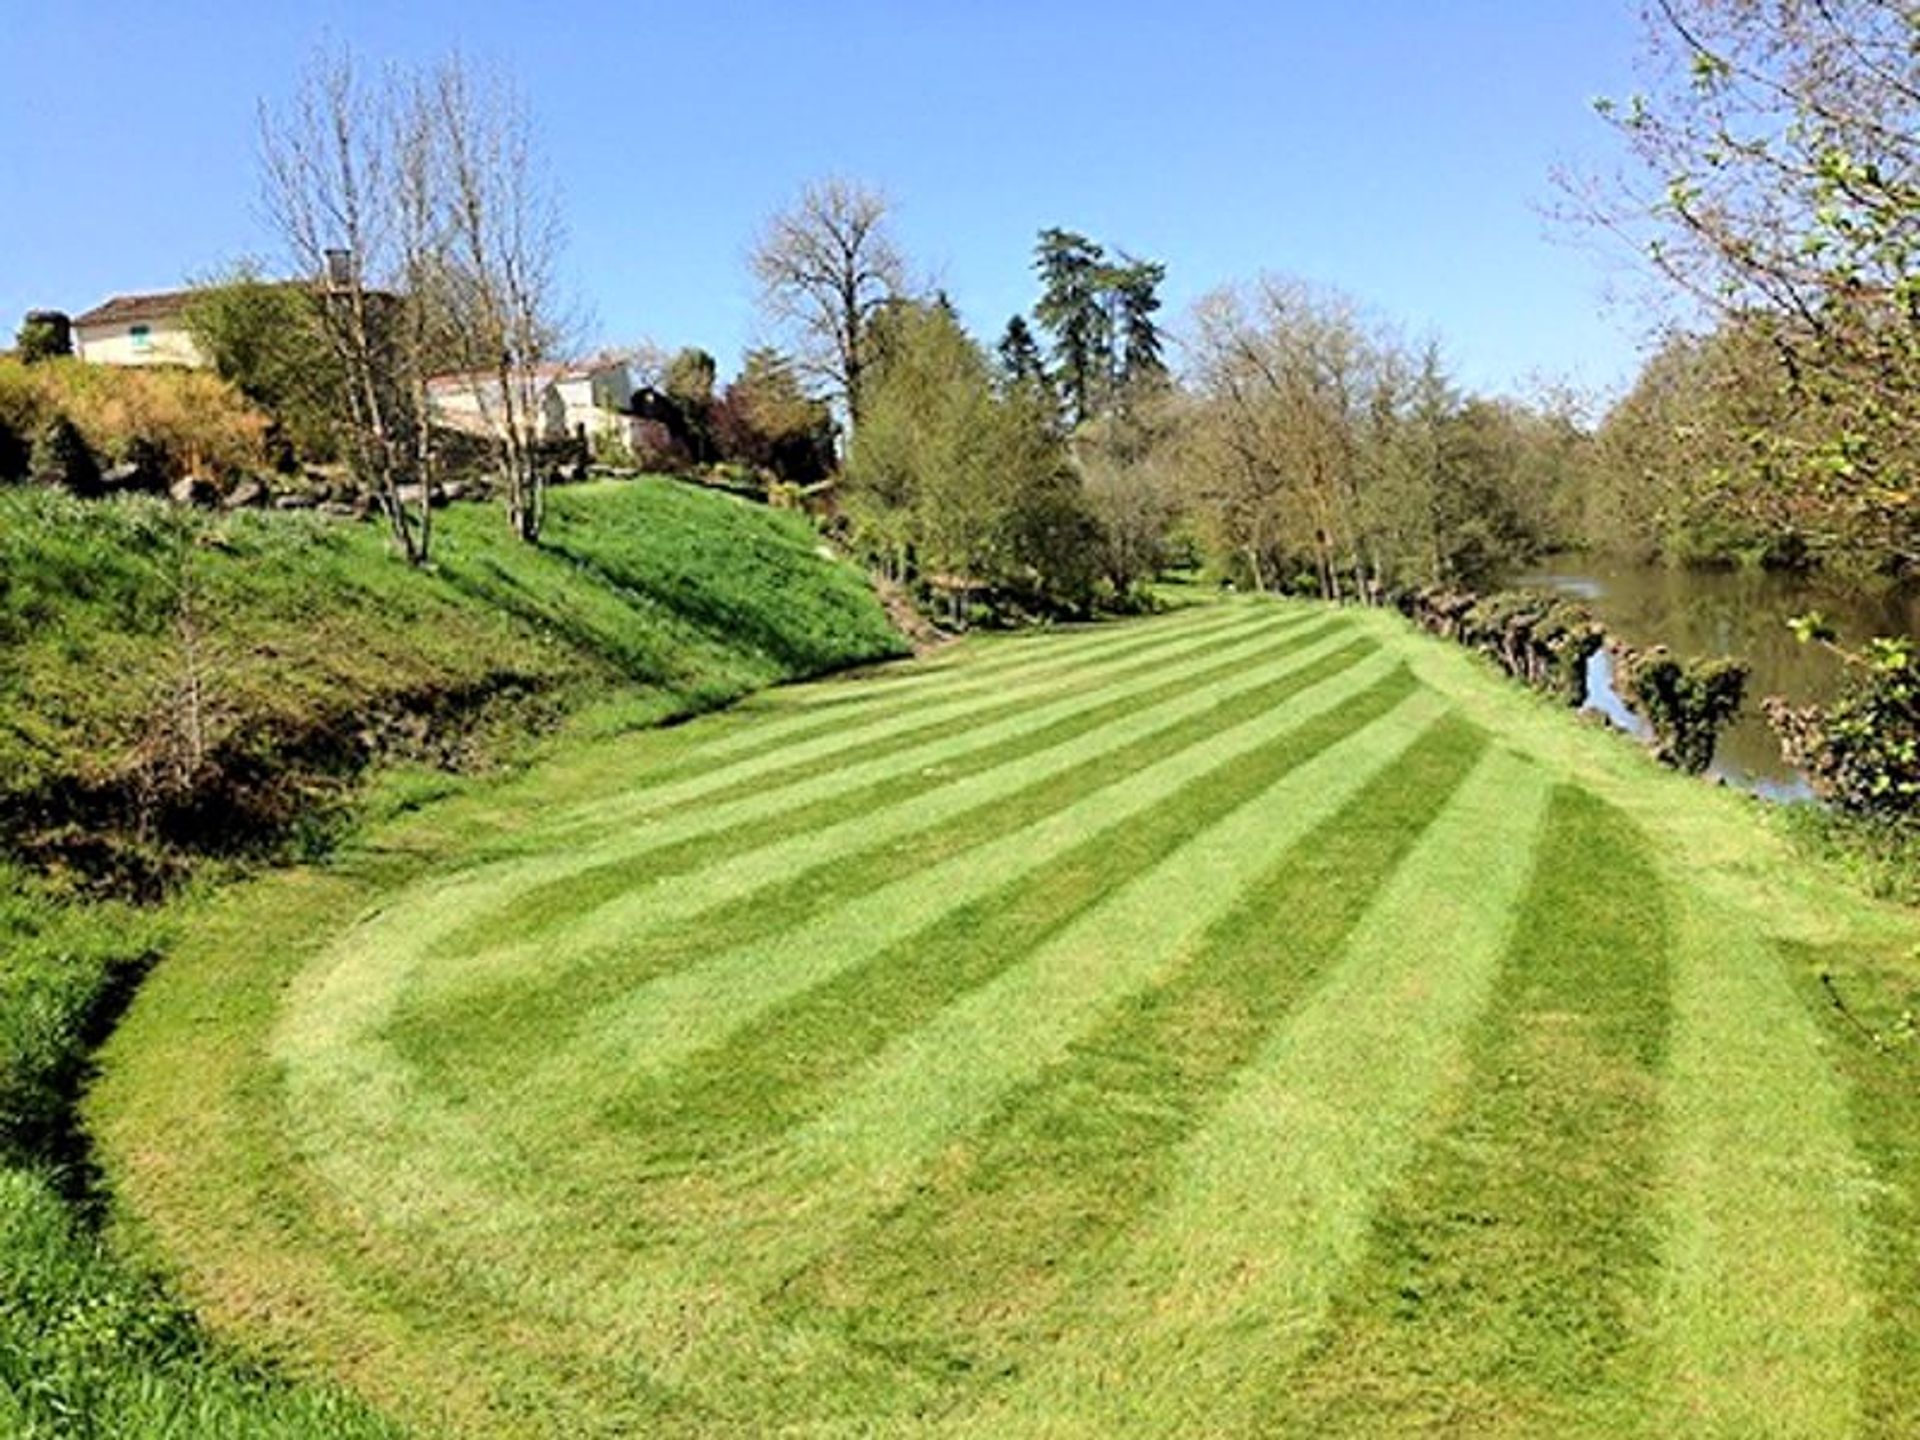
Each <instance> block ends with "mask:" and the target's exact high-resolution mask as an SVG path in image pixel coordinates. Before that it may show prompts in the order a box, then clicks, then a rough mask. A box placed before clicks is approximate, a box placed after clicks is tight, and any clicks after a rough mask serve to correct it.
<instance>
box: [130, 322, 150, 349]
mask: <svg viewBox="0 0 1920 1440" xmlns="http://www.w3.org/2000/svg"><path fill="white" fill-rule="evenodd" d="M127 334H128V335H129V336H131V337H132V339H133V348H134V349H135V350H136V351H140V352H144V351H148V350H151V349H153V327H152V326H151V325H134V326H130V327H129V328H128V330H127Z"/></svg>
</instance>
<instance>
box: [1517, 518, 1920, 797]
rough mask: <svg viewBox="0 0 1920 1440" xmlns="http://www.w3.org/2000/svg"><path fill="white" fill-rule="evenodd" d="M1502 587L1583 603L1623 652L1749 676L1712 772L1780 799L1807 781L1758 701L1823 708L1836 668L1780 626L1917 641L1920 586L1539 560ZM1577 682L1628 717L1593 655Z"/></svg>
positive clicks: (1597, 702) (1849, 638) (1596, 703)
mask: <svg viewBox="0 0 1920 1440" xmlns="http://www.w3.org/2000/svg"><path fill="white" fill-rule="evenodd" d="M1511 583H1513V584H1517V585H1530V586H1538V587H1542V588H1547V589H1553V590H1558V591H1561V592H1562V593H1564V594H1567V595H1573V596H1577V597H1579V598H1580V599H1582V600H1585V601H1586V602H1587V603H1588V605H1589V606H1590V607H1591V608H1592V610H1593V611H1594V613H1595V614H1596V615H1597V616H1598V617H1599V618H1600V620H1601V621H1602V623H1604V624H1605V625H1606V627H1607V629H1608V631H1609V632H1610V633H1612V634H1614V635H1617V636H1619V637H1620V638H1621V639H1622V640H1625V641H1626V642H1627V643H1629V644H1631V645H1636V646H1646V645H1665V646H1667V647H1668V648H1669V649H1671V650H1673V651H1675V652H1676V653H1677V654H1680V655H1682V656H1688V657H1693V656H1706V655H1732V656H1735V657H1737V658H1739V659H1742V660H1745V661H1746V662H1747V663H1748V664H1749V665H1751V666H1752V667H1753V669H1752V675H1751V677H1750V678H1749V680H1748V682H1747V703H1746V705H1745V706H1744V707H1743V708H1742V710H1741V713H1740V715H1739V717H1738V718H1737V719H1736V720H1735V721H1734V723H1733V725H1732V726H1730V727H1729V728H1728V730H1727V731H1726V733H1725V734H1723V735H1722V736H1721V739H1720V748H1719V752H1718V753H1717V754H1716V756H1715V757H1714V773H1715V774H1717V775H1721V776H1723V777H1724V778H1726V779H1727V780H1728V781H1730V782H1731V783H1733V784H1736V785H1742V786H1745V787H1746V788H1748V789H1751V790H1756V791H1758V792H1760V793H1761V794H1765V795H1771V796H1775V797H1777V798H1782V799H1792V798H1797V797H1801V796H1804V795H1806V794H1807V793H1808V792H1807V788H1806V782H1805V781H1804V780H1803V779H1802V778H1801V776H1800V775H1799V774H1798V773H1797V772H1796V771H1795V770H1794V769H1793V767H1791V766H1790V765H1788V764H1787V763H1786V761H1785V760H1783V759H1782V758H1781V756H1780V746H1779V742H1778V741H1777V740H1775V738H1774V735H1773V732H1772V731H1771V730H1770V729H1769V728H1768V727H1767V722H1766V719H1765V717H1764V716H1763V715H1761V713H1760V701H1761V700H1762V699H1763V698H1764V697H1766V696H1768V695H1784V696H1786V697H1787V698H1788V699H1790V700H1793V701H1796V702H1800V703H1805V702H1808V701H1825V700H1830V699H1832V698H1833V696H1834V694H1835V693H1836V691H1837V690H1838V689H1839V687H1840V684H1841V680H1842V671H1843V668H1844V667H1843V666H1842V665H1841V663H1840V661H1839V659H1838V658H1837V657H1835V656H1834V655H1832V654H1831V653H1829V652H1828V651H1827V650H1825V649H1823V648H1822V647H1820V646H1818V645H1802V644H1801V643H1800V642H1799V641H1797V640H1796V639H1794V637H1793V634H1792V632H1791V631H1789V630H1788V629H1787V621H1788V619H1789V618H1790V617H1792V616H1794V615H1800V614H1804V613H1805V612H1807V611H1809V610H1818V611H1820V612H1821V613H1822V614H1823V615H1825V616H1826V617H1827V619H1828V620H1829V621H1831V622H1832V623H1833V624H1834V625H1835V626H1837V627H1838V629H1839V631H1840V635H1841V638H1842V640H1843V641H1844V642H1846V643H1848V644H1858V643H1859V642H1860V641H1861V640H1862V639H1864V638H1866V637H1867V636H1869V635H1914V636H1920V587H1915V586H1907V587H1904V588H1903V587H1897V586H1884V587H1879V588H1865V587H1862V586H1859V585H1858V584H1854V585H1848V584H1844V583H1842V582H1839V581H1836V580H1832V579H1827V578H1821V577H1809V576H1805V575H1789V574H1784V573H1780V572H1777V571H1759V570H1683V569H1677V568H1673V567H1669V566H1664V565H1647V564H1635V563H1632V562H1628V561H1619V560H1610V559H1605V558H1601V557H1596V556H1591V555H1555V556H1550V557H1548V559H1547V560H1546V561H1544V562H1543V563H1542V564H1541V565H1539V566H1537V567H1535V568H1533V569H1529V570H1525V571H1522V572H1520V573H1519V574H1517V575H1515V576H1514V577H1513V579H1512V582H1511ZM1588 679H1589V682H1590V685H1591V688H1592V689H1593V691H1594V698H1593V700H1592V701H1591V702H1590V703H1591V704H1592V706H1593V708H1595V709H1599V710H1603V711H1605V712H1606V713H1608V714H1609V715H1610V716H1611V717H1612V718H1614V719H1615V720H1616V721H1617V722H1618V721H1622V720H1628V721H1630V720H1631V719H1632V717H1631V716H1628V715H1626V713H1625V711H1624V707H1622V706H1621V705H1620V703H1619V699H1618V697H1617V696H1616V695H1614V694H1613V692H1612V685H1611V671H1610V667H1609V665H1608V663H1607V657H1606V656H1605V654H1604V653H1603V654H1602V655H1600V656H1598V657H1596V659H1595V664H1594V667H1593V669H1592V670H1591V671H1590V672H1589V675H1588Z"/></svg>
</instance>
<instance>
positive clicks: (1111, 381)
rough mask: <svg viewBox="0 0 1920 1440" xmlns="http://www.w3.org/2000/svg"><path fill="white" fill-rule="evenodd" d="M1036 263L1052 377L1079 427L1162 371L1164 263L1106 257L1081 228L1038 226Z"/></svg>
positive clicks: (1038, 314) (1039, 312)
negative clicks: (1050, 342) (1160, 315)
mask: <svg viewBox="0 0 1920 1440" xmlns="http://www.w3.org/2000/svg"><path fill="white" fill-rule="evenodd" d="M1034 268H1035V269H1036V270H1037V271H1038V272H1039V274H1040V282H1041V287H1042V288H1041V295H1040V301H1039V303H1038V304H1037V305H1035V306H1034V312H1033V313H1034V316H1035V318H1036V319H1038V320H1039V322H1040V324H1041V325H1042V326H1044V327H1045V328H1046V329H1047V331H1048V332H1049V333H1050V334H1051V335H1052V337H1053V354H1054V360H1055V365H1054V378H1055V381H1056V383H1057V384H1058V386H1059V389H1060V395H1061V399H1062V401H1063V402H1064V404H1065V406H1066V410H1067V414H1068V416H1069V418H1070V419H1071V420H1072V422H1073V424H1074V425H1075V426H1076V427H1078V426H1080V425H1084V424H1085V423H1086V422H1087V421H1088V420H1090V419H1093V418H1094V417H1095V416H1097V415H1100V414H1102V413H1105V412H1107V411H1110V410H1116V409H1120V410H1123V409H1125V408H1126V406H1127V403H1128V397H1129V396H1130V395H1132V394H1134V393H1136V392H1138V391H1139V390H1141V389H1143V388H1149V387H1152V386H1156V385H1158V384H1159V383H1160V382H1161V381H1162V380H1163V379H1164V378H1165V376H1166V372H1167V367H1166V361H1165V360H1164V359H1163V358H1162V353H1161V352H1162V348H1163V347H1162V340H1161V335H1160V327H1159V326H1158V325H1157V324H1156V323H1155V321H1154V314H1155V312H1156V311H1158V310H1159V308H1160V282H1161V281H1163V280H1164V279H1166V275H1167V267H1166V266H1164V265H1162V264H1160V263H1159V262H1158V261H1154V260H1136V259H1134V258H1133V257H1132V256H1129V255H1122V256H1121V257H1120V258H1119V260H1118V261H1117V262H1114V263H1109V262H1108V261H1107V258H1106V251H1105V250H1104V249H1103V248H1102V247H1101V246H1099V245H1097V244H1095V243H1094V242H1093V241H1091V240H1089V239H1087V238H1086V237H1085V236H1084V235H1077V234H1075V233H1074V232H1073V231H1070V230H1058V229H1054V230H1043V231H1041V232H1040V243H1039V245H1038V247H1037V248H1036V250H1035V259H1034ZM1023 328H1024V326H1023ZM1003 343H1004V342H1003ZM1003 358H1004V357H1003Z"/></svg>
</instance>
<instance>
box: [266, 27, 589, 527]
mask: <svg viewBox="0 0 1920 1440" xmlns="http://www.w3.org/2000/svg"><path fill="white" fill-rule="evenodd" d="M262 137H263V145H262V152H263V160H264V169H265V192H266V208H267V213H268V216H269V218H270V219H271V220H272V222H273V224H274V225H275V227H276V228H277V229H278V230H279V232H280V234H281V238H282V240H283V241H284V243H285V244H286V246H287V248H288V250H289V251H290V252H291V254H292V255H293V257H294V261H295V264H296V266H297V267H298V268H299V269H301V270H302V271H304V272H305V273H307V274H309V275H312V276H313V277H315V281H316V283H317V285H318V286H319V289H320V295H321V307H320V308H321V316H322V330H323V332H324V334H325V336H326V339H327V342H328V344H329V346H330V348H331V349H332V350H333V352H334V354H335V356H336V358H337V360H338V361H339V364H340V369H341V373H342V376H343V382H342V389H343V391H344V394H343V396H342V405H341V417H342V419H343V420H344V422H345V424H344V429H345V431H346V435H345V441H346V443H345V445H344V447H343V448H344V449H345V451H346V453H347V454H348V456H349V457H350V459H351V461H352V463H353V466H354V469H355V471H356V473H357V474H358V475H359V476H360V477H361V479H362V481H363V483H365V484H366V485H367V486H368V487H369V488H371V489H372V490H373V492H374V493H375V494H376V495H377V496H378V497H379V499H380V504H381V508H382V510H383V511H384V512H385V514H386V515H387V517H388V520H389V523H390V526H391V528H392V531H393V534H394V538H395V540H396V542H397V543H398V545H399V546H400V548H401V550H402V551H403V553H404V554H405V555H406V556H407V558H408V559H409V560H411V561H413V562H415V563H420V562H422V561H424V560H425V559H426V558H427V555H428V551H429V546H430V543H431V538H432V511H431V498H432V491H433V486H434V483H435V481H436V479H437V475H436V473H435V472H436V470H437V451H436V447H435V443H434V432H433V415H432V410H431V406H430V403H429V398H430V397H429V394H428V385H427V381H428V378H429V376H431V375H432V374H433V373H434V371H435V370H436V369H437V368H444V367H448V366H458V367H459V368H460V369H461V370H462V371H464V373H465V375H466V380H467V384H468V385H469V386H470V387H471V391H472V396H471V398H472V399H473V400H474V402H475V403H476V404H477V406H478V408H479V410H480V413H481V416H482V419H483V422H484V424H485V427H486V429H487V430H488V432H489V433H490V434H491V435H492V436H493V438H494V440H495V444H496V447H497V454H498V458H499V465H500V472H501V478H502V481H503V484H504V487H505V490H506V497H507V514H508V519H509V523H510V524H511V525H512V527H513V530H514V533H515V534H516V535H519V536H520V537H521V538H523V539H526V540H533V539H536V538H537V537H538V536H539V533H540V526H541V522H542V520H543V518H544V508H545V507H544V495H545V487H544V476H543V471H542V468H541V463H542V456H541V442H542V440H543V439H544V438H545V436H544V427H545V416H544V414H543V412H542V404H541V400H542V395H543V393H544V385H545V376H544V374H543V367H544V366H545V365H546V364H547V362H549V361H550V360H551V359H553V357H554V356H555V355H556V354H557V352H558V347H559V345H560V343H561V342H562V340H563V338H564V337H565V335H566V333H567V330H568V325H567V323H566V318H565V316H564V315H563V313H562V308H561V304H560V300H559V284H558V279H557V261H558V256H559V253H560V245H561V238H562V237H561V228H560V223H559V212H558V207H557V205H556V203H555V201H554V197H553V194H552V192H551V190H550V189H549V188H548V187H547V186H546V184H545V183H544V181H543V180H542V178H541V172H540V170H539V167H538V164H537V161H536V159H535V156H534V151H533V144H532V139H531V125H530V124H529V121H528V118H527V112H526V109H525V107H524V105H523V104H522V102H521V100H520V97H519V96H518V94H517V93H516V92H515V91H514V90H513V89H512V88H511V87H510V86H509V85H507V84H506V83H505V82H503V81H500V80H497V79H487V80H484V81H483V80H477V79H475V78H474V77H473V76H472V75H470V74H469V72H468V70H467V68H466V66H465V64H464V63H463V62H462V61H461V60H460V58H459V57H458V56H454V57H452V58H450V59H448V60H446V61H444V62H442V63H441V64H440V65H439V66H437V67H436V68H434V69H433V70H431V71H427V72H419V71H403V70H397V69H388V70H386V71H384V72H382V73H381V75H380V76H379V78H378V80H377V81H374V82H368V81H366V80H363V79H362V77H361V76H360V74H359V73H358V72H357V70H356V68H355V65H354V62H353V59H352V57H351V55H350V54H348V53H347V52H346V51H344V50H341V51H331V52H322V53H321V54H319V55H318V56H316V58H315V59H314V61H313V63H312V64H311V65H310V66H309V68H308V71H307V74H306V76H305V77H304V79H303V82H302V84H301V86H300V88H299V91H298V92H297V94H296V96H295V99H294V101H293V103H292V105H291V106H290V107H289V108H288V109H287V110H285V111H284V112H281V113H277V114H276V113H274V112H272V111H270V110H267V109H264V108H263V111H262Z"/></svg>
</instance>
